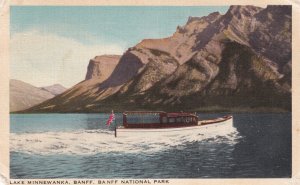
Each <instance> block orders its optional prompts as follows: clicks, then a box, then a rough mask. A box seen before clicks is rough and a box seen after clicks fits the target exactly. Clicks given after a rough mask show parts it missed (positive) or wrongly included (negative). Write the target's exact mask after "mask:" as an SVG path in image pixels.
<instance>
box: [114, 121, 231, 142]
mask: <svg viewBox="0 0 300 185" xmlns="http://www.w3.org/2000/svg"><path fill="white" fill-rule="evenodd" d="M209 121H210V120H202V121H199V122H198V125H195V126H188V127H177V128H151V129H150V128H146V129H145V128H120V127H118V128H116V130H115V137H117V138H123V137H135V136H141V137H159V136H162V135H163V136H173V135H178V134H194V133H199V134H206V133H210V132H215V131H217V130H221V129H224V130H229V129H231V128H232V127H233V118H232V117H230V118H227V119H224V120H219V121H218V122H215V123H209V124H203V123H207V122H209ZM201 123H202V124H201Z"/></svg>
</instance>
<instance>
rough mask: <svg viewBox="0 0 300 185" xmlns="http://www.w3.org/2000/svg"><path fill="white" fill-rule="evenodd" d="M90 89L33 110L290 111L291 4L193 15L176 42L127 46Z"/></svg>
mask: <svg viewBox="0 0 300 185" xmlns="http://www.w3.org/2000/svg"><path fill="white" fill-rule="evenodd" d="M278 13H281V16H278V15H277V14H278ZM270 43H271V44H270ZM89 81H90V80H85V81H84V82H83V83H89ZM85 87H86V89H87V90H86V91H83V92H82V93H81V94H77V95H76V96H69V95H68V93H63V94H62V95H59V96H57V97H55V98H53V99H51V100H49V101H46V102H44V103H42V104H40V105H38V106H36V107H33V108H32V109H28V110H27V112H43V111H45V112H99V111H107V110H109V109H114V110H120V111H123V110H124V109H130V108H132V109H146V110H153V109H156V110H157V109H164V110H170V111H180V110H182V109H184V110H185V111H188V110H205V107H207V110H208V109H211V107H217V108H216V109H215V110H217V109H219V110H233V109H236V107H241V109H242V108H244V109H245V110H253V109H256V108H259V107H265V110H275V109H276V110H277V109H278V110H279V109H280V110H287V111H289V110H291V6H284V5H280V6H279V5H278V6H277V5H275V6H267V7H266V8H260V7H255V6H230V8H229V10H228V11H227V13H225V14H224V15H221V14H219V13H217V12H214V13H211V14H209V15H208V16H204V17H199V18H198V17H189V18H188V21H187V23H186V25H184V26H179V27H177V29H176V32H175V33H174V34H173V35H172V36H170V37H167V38H163V39H144V40H142V41H141V42H140V43H138V44H137V45H136V46H134V47H131V48H129V49H128V50H127V51H126V52H125V53H124V54H123V55H122V56H121V57H120V60H119V62H118V64H117V65H116V67H115V68H114V70H113V71H112V73H111V75H110V76H109V77H108V78H107V79H106V80H104V81H102V82H101V83H97V84H94V86H93V87H90V86H85ZM71 89H73V91H76V90H77V89H78V88H76V87H73V88H71ZM91 91H92V93H91ZM62 102H63V103H62ZM47 107H50V108H47ZM25 112H26V111H25Z"/></svg>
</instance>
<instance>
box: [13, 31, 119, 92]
mask: <svg viewBox="0 0 300 185" xmlns="http://www.w3.org/2000/svg"><path fill="white" fill-rule="evenodd" d="M123 48H124V47H121V46H120V45H118V44H113V43H98V44H94V45H88V44H83V43H81V42H79V41H77V40H75V39H71V38H66V37H62V36H59V35H55V34H50V33H42V32H40V31H37V30H30V31H25V32H19V33H15V34H13V35H12V36H11V40H10V57H11V58H10V60H11V63H10V78H12V79H19V80H22V81H25V82H28V83H31V84H33V85H36V86H46V85H52V84H54V83H60V84H62V85H65V86H67V87H70V86H72V85H75V84H76V83H78V82H80V81H82V80H83V79H84V77H85V73H86V68H87V65H88V62H89V59H91V58H93V57H94V56H96V55H103V54H122V52H123V51H124V49H123Z"/></svg>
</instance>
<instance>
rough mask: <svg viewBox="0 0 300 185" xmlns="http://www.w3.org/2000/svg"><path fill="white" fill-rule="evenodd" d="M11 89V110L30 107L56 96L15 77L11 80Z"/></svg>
mask: <svg viewBox="0 0 300 185" xmlns="http://www.w3.org/2000/svg"><path fill="white" fill-rule="evenodd" d="M9 91H10V92H9V95H10V97H9V99H10V112H14V111H20V110H24V109H27V108H30V107H32V106H34V105H37V104H39V103H42V102H43V101H45V100H47V99H50V98H53V97H54V95H53V94H52V93H50V92H48V91H45V90H43V89H40V88H38V87H35V86H32V85H30V84H28V83H25V82H22V81H20V80H14V79H12V80H10V83H9Z"/></svg>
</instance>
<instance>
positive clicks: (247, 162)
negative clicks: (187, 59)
mask: <svg viewBox="0 0 300 185" xmlns="http://www.w3.org/2000/svg"><path fill="white" fill-rule="evenodd" d="M220 115H224V114H199V116H200V117H201V118H213V117H217V116H220ZM233 116H234V128H233V129H232V130H228V131H226V132H225V133H224V131H222V132H220V133H213V134H209V135H198V134H197V133H195V135H188V136H186V135H181V136H178V137H177V136H175V137H171V138H170V137H163V136H162V137H161V138H140V139H129V140H120V139H118V138H114V135H113V131H112V129H113V127H114V125H111V127H110V128H108V127H107V126H106V125H105V122H106V120H107V118H108V117H109V115H108V114H12V115H11V117H10V118H11V126H10V129H11V135H10V176H11V178H29V179H30V178H242V177H247V178H260V177H264V178H273V177H276V178H283V177H290V176H291V113H272V114H254V113H249V114H246V113H243V114H233ZM116 117H117V119H116V122H121V115H120V114H117V116H116Z"/></svg>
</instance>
